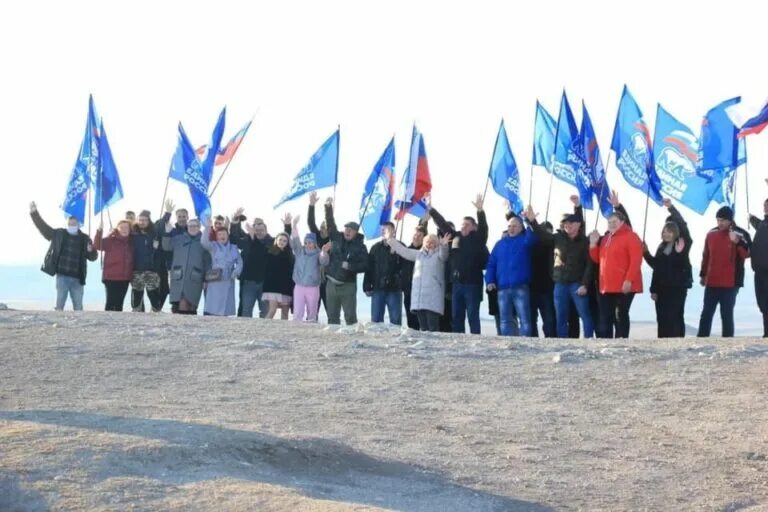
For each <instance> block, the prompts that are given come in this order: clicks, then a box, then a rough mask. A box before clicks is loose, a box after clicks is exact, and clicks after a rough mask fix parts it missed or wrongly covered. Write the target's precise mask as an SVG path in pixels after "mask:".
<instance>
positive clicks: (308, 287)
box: [291, 215, 331, 322]
mask: <svg viewBox="0 0 768 512" xmlns="http://www.w3.org/2000/svg"><path fill="white" fill-rule="evenodd" d="M298 223H299V216H298V215H297V216H295V217H294V218H293V223H292V224H293V226H292V229H291V250H292V251H293V255H294V264H293V282H294V285H295V286H294V287H293V319H294V320H295V321H297V322H302V321H307V322H317V311H318V309H320V279H321V271H322V268H323V267H324V266H325V265H327V264H328V253H329V252H330V250H331V246H330V245H328V244H326V245H325V246H324V247H323V249H324V250H321V249H320V247H318V245H317V235H315V234H314V233H312V232H310V233H307V234H306V235H305V236H304V244H303V245H302V243H301V238H300V237H299V229H298Z"/></svg>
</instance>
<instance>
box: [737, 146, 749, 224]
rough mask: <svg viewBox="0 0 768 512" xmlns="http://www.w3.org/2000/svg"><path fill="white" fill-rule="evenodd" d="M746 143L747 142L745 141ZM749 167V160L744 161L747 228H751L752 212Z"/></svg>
mask: <svg viewBox="0 0 768 512" xmlns="http://www.w3.org/2000/svg"><path fill="white" fill-rule="evenodd" d="M744 144H746V142H744ZM747 169H748V162H747V161H745V162H744V192H745V193H746V195H747V229H749V226H750V225H751V224H750V222H749V216H750V215H751V213H750V209H749V174H748V173H747ZM734 172H736V171H734ZM734 178H735V177H734Z"/></svg>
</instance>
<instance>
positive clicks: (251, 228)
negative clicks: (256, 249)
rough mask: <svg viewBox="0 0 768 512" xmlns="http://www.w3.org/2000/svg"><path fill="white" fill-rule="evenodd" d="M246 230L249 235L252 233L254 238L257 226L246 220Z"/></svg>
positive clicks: (251, 235)
mask: <svg viewBox="0 0 768 512" xmlns="http://www.w3.org/2000/svg"><path fill="white" fill-rule="evenodd" d="M245 232H246V233H248V235H250V237H251V238H253V237H254V236H255V235H256V228H254V227H253V225H252V224H249V223H248V222H246V223H245Z"/></svg>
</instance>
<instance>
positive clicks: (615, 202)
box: [608, 190, 621, 208]
mask: <svg viewBox="0 0 768 512" xmlns="http://www.w3.org/2000/svg"><path fill="white" fill-rule="evenodd" d="M608 201H610V203H611V206H613V207H614V208H618V207H619V206H621V201H619V193H618V192H616V191H615V190H611V195H610V196H609V197H608Z"/></svg>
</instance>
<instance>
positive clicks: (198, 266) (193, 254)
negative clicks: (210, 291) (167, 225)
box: [163, 233, 211, 308]
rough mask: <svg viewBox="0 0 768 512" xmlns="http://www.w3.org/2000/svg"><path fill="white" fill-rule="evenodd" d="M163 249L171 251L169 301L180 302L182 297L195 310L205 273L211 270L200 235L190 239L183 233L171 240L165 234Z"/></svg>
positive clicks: (209, 260)
mask: <svg viewBox="0 0 768 512" xmlns="http://www.w3.org/2000/svg"><path fill="white" fill-rule="evenodd" d="M163 249H164V250H166V251H173V262H172V263H171V271H170V278H171V293H170V296H169V297H170V301H171V302H172V303H173V302H180V301H181V298H182V297H184V298H185V299H187V302H189V303H190V304H192V306H194V307H195V308H197V306H198V304H200V296H201V295H202V294H203V282H204V281H205V273H206V272H207V271H208V270H210V268H211V255H210V254H209V253H208V251H206V250H205V249H204V248H203V246H202V244H201V243H200V235H198V236H196V237H191V236H190V235H189V233H184V234H181V235H178V236H175V237H173V238H171V237H170V236H168V235H167V234H166V235H165V236H163Z"/></svg>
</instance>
